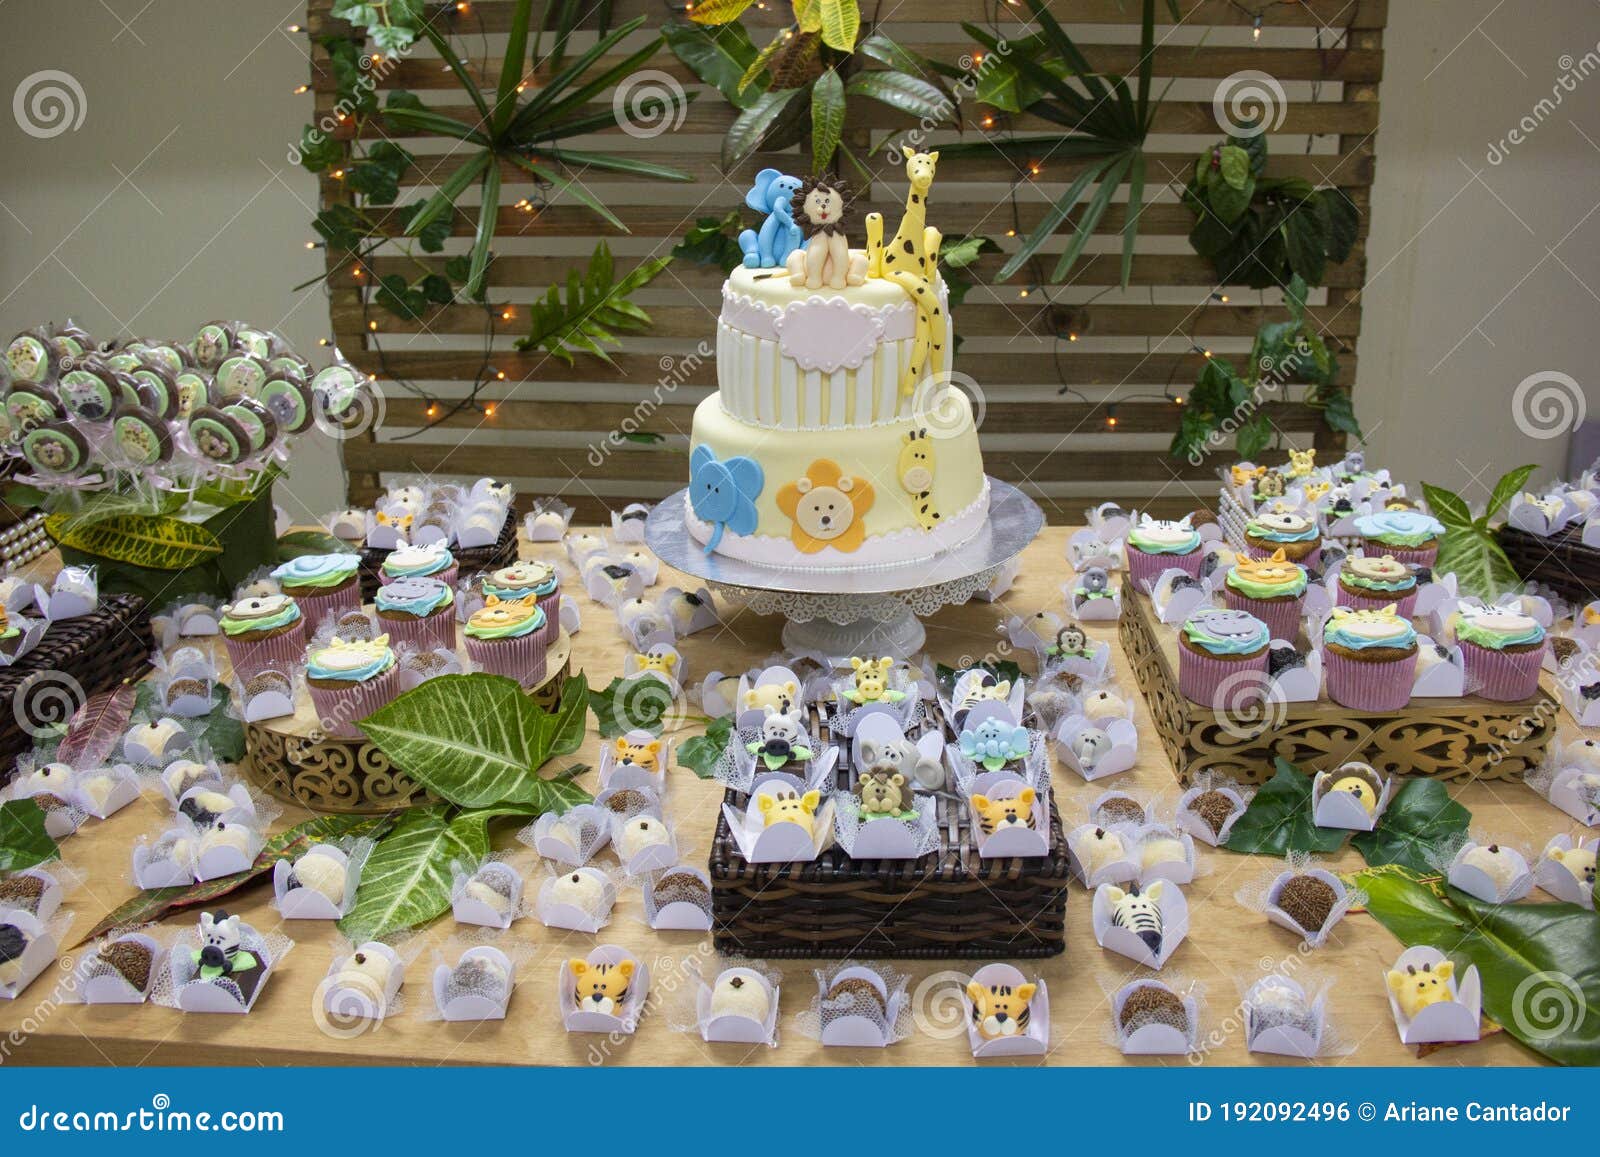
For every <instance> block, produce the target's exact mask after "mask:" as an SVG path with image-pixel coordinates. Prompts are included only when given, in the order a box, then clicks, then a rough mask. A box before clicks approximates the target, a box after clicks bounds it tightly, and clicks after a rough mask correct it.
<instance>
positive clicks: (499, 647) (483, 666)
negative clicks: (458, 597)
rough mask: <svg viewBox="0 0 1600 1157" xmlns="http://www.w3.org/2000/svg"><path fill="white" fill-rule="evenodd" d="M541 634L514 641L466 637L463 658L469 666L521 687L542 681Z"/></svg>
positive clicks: (536, 633) (540, 632) (542, 642)
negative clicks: (505, 678)
mask: <svg viewBox="0 0 1600 1157" xmlns="http://www.w3.org/2000/svg"><path fill="white" fill-rule="evenodd" d="M543 634H544V632H543V631H534V632H533V633H532V634H529V635H523V636H521V637H520V638H515V639H474V638H473V637H472V636H471V635H468V636H467V657H468V658H470V659H471V660H472V664H473V666H475V667H477V668H478V670H480V671H487V672H488V673H489V674H491V675H507V676H509V677H510V678H512V679H515V680H516V681H517V682H518V683H521V684H522V685H523V686H524V687H532V686H533V685H534V684H535V683H542V682H543V681H544V652H545V641H544V639H543V637H542V636H543Z"/></svg>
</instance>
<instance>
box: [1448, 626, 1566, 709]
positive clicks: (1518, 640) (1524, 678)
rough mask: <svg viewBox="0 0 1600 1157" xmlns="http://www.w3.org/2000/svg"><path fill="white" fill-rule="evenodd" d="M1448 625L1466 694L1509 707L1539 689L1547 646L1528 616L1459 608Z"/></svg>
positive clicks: (1537, 627) (1543, 632)
mask: <svg viewBox="0 0 1600 1157" xmlns="http://www.w3.org/2000/svg"><path fill="white" fill-rule="evenodd" d="M1454 626H1455V634H1456V642H1458V643H1460V644H1461V656H1462V658H1463V659H1464V660H1465V661H1466V668H1467V690H1468V691H1469V692H1471V693H1473V694H1476V695H1482V696H1483V697H1484V698H1485V699H1494V700H1496V701H1498V702H1501V703H1515V702H1518V701H1519V700H1522V699H1527V698H1530V697H1531V696H1532V695H1533V694H1534V693H1535V692H1537V691H1538V690H1539V667H1540V665H1541V664H1542V663H1543V661H1544V651H1545V647H1546V646H1547V643H1546V640H1545V630H1544V628H1543V627H1542V626H1540V625H1539V622H1538V620H1537V619H1535V618H1534V617H1533V616H1532V615H1527V614H1524V613H1523V612H1522V610H1521V609H1520V608H1518V607H1503V606H1493V607H1479V606H1472V605H1464V606H1462V608H1461V611H1460V613H1458V614H1457V615H1456V617H1455V624H1454Z"/></svg>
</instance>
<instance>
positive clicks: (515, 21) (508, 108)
mask: <svg viewBox="0 0 1600 1157" xmlns="http://www.w3.org/2000/svg"><path fill="white" fill-rule="evenodd" d="M532 15H533V0H516V7H515V8H514V9H512V12H511V30H510V33H509V35H508V36H507V37H506V50H505V55H504V57H503V58H502V59H501V63H500V81H499V83H498V84H497V85H496V86H495V96H494V115H493V116H492V117H491V118H490V124H491V125H492V126H493V129H494V134H495V136H496V138H498V137H499V136H500V135H501V134H502V133H504V132H505V131H506V128H507V126H509V125H510V123H511V118H512V116H513V115H514V114H515V113H516V111H517V86H518V85H519V84H521V83H522V57H523V54H524V53H525V52H527V50H528V21H529V19H530V18H531V17H532ZM540 24H541V27H542V25H543V21H542V20H541V21H540ZM496 191H498V189H497V190H496ZM471 292H472V290H470V289H469V290H468V293H471Z"/></svg>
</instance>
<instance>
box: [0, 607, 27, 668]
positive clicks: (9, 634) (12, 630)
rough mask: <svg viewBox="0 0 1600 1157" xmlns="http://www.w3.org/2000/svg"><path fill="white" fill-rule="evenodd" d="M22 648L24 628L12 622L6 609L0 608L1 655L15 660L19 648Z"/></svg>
mask: <svg viewBox="0 0 1600 1157" xmlns="http://www.w3.org/2000/svg"><path fill="white" fill-rule="evenodd" d="M20 646H22V628H21V627H19V626H17V625H16V624H15V623H13V622H12V621H11V618H10V616H9V615H7V614H6V609H5V607H3V606H0V654H3V655H5V656H6V657H7V658H8V659H9V658H15V657H16V654H17V648H19V647H20Z"/></svg>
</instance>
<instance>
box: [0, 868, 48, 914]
mask: <svg viewBox="0 0 1600 1157" xmlns="http://www.w3.org/2000/svg"><path fill="white" fill-rule="evenodd" d="M47 886H48V885H47V884H46V882H45V880H44V878H43V877H42V876H28V875H22V876H12V877H11V878H10V879H9V880H0V908H21V909H22V910H23V911H25V912H33V913H37V912H38V911H39V901H40V900H41V899H43V898H44V890H45V888H46V887H47Z"/></svg>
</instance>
